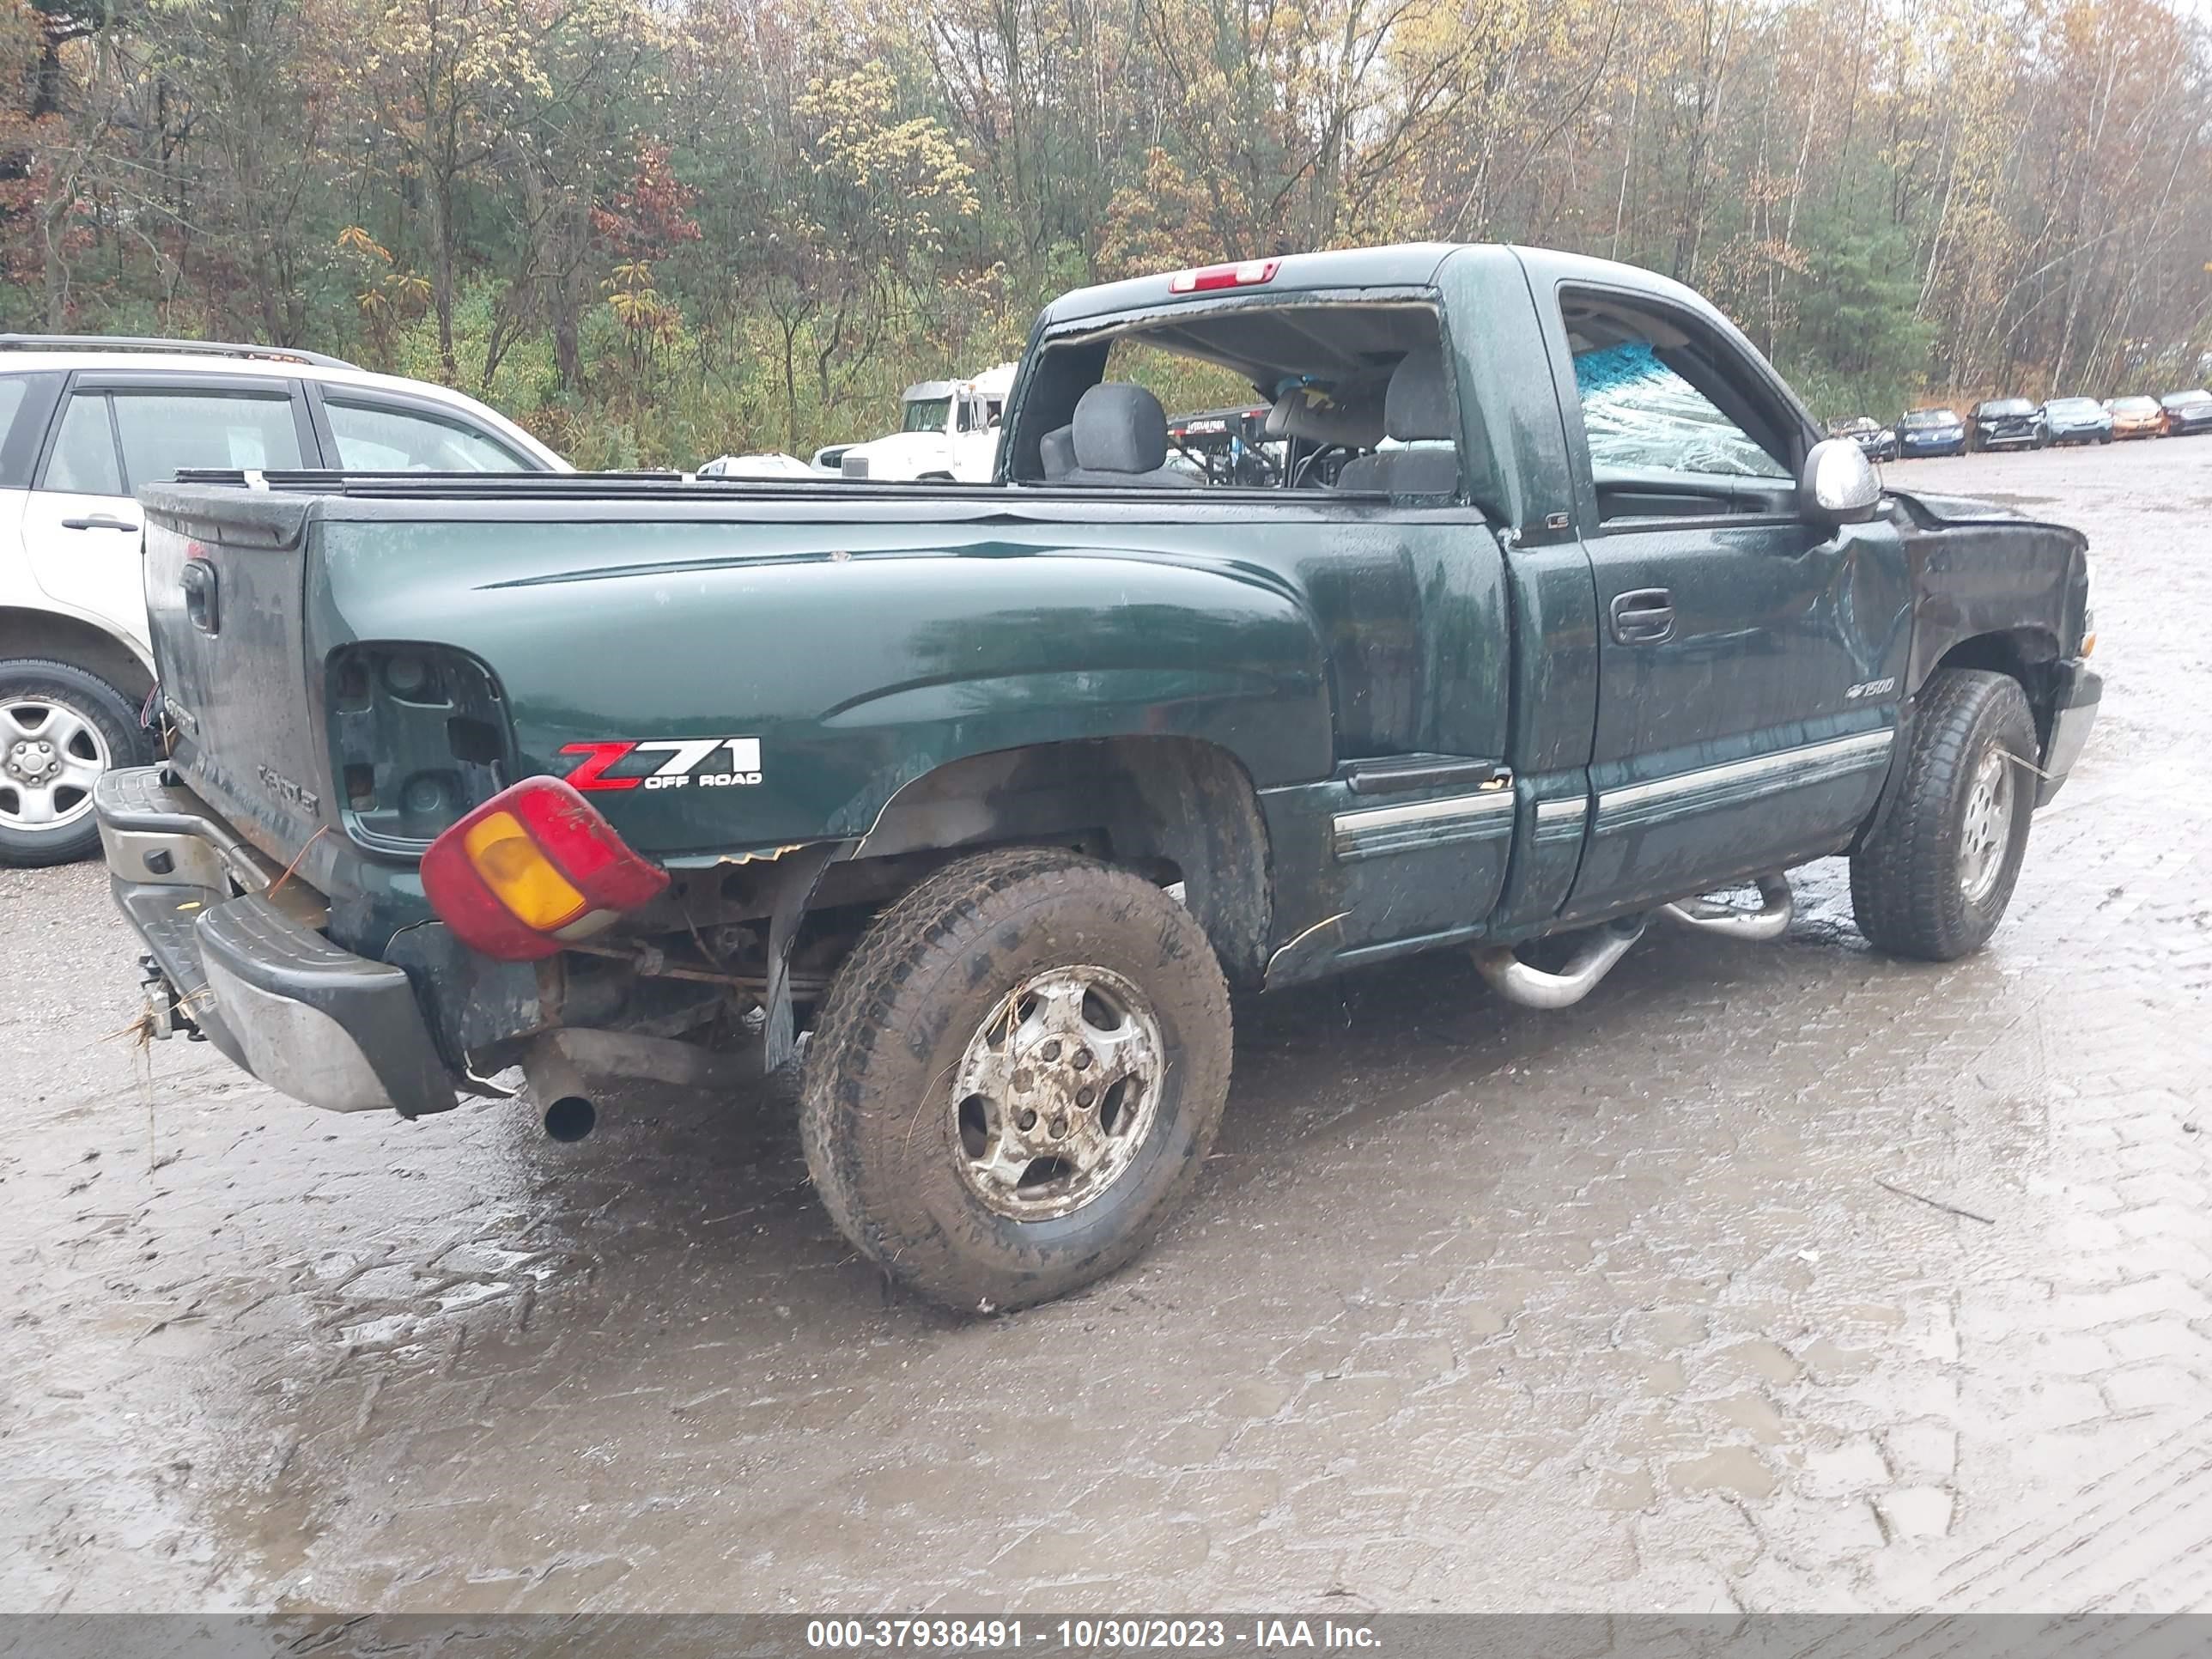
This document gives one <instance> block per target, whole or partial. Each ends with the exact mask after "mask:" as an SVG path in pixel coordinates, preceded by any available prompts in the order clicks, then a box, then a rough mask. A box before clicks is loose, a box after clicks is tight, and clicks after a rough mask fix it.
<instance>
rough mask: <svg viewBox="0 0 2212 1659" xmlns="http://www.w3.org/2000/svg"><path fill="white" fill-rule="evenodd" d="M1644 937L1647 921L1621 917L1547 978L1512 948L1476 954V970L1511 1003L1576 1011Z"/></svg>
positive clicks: (1593, 935)
mask: <svg viewBox="0 0 2212 1659" xmlns="http://www.w3.org/2000/svg"><path fill="white" fill-rule="evenodd" d="M1643 937H1644V918H1643V917H1642V916H1622V917H1620V918H1618V919H1616V920H1614V921H1608V922H1607V923H1605V924H1604V925H1602V926H1601V927H1596V928H1594V929H1592V930H1591V933H1590V936H1589V939H1587V940H1585V941H1584V942H1583V945H1582V947H1581V948H1580V949H1579V950H1577V951H1576V952H1575V954H1574V955H1573V957H1571V958H1570V959H1569V961H1568V963H1567V965H1566V966H1565V968H1562V969H1560V970H1559V972H1558V973H1556V974H1547V973H1546V972H1545V971H1544V970H1543V969H1541V968H1531V967H1530V966H1529V965H1528V963H1525V962H1523V961H1522V960H1521V958H1520V957H1517V956H1516V955H1514V953H1513V951H1512V948H1511V947H1510V945H1492V946H1491V947H1490V948H1488V949H1486V950H1480V951H1475V952H1474V966H1475V971H1476V972H1477V973H1479V974H1480V975H1482V976H1483V978H1484V979H1486V980H1487V981H1489V982H1490V988H1491V989H1492V990H1493V991H1495V992H1497V993H1498V995H1500V996H1502V997H1504V999H1505V1000H1507V1001H1508V1002H1517V1003H1519V1004H1520V1005H1521V1006H1522V1007H1523V1008H1571V1007H1573V1006H1575V1004H1577V1002H1580V1001H1581V1000H1583V998H1584V997H1586V996H1588V995H1589V994H1590V993H1591V991H1593V990H1595V988H1596V987H1597V982H1598V981H1600V980H1601V979H1603V978H1604V977H1605V976H1606V975H1607V974H1609V973H1611V972H1612V971H1613V963H1616V962H1619V961H1620V959H1621V957H1624V956H1626V955H1627V954H1628V947H1629V946H1630V945H1633V944H1635V943H1636V941H1637V940H1638V939H1641V938H1643Z"/></svg>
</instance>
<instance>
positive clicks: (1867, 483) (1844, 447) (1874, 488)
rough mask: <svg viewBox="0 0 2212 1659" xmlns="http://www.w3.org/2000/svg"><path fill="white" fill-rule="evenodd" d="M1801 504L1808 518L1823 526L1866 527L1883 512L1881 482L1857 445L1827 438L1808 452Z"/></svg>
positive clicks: (1800, 485)
mask: <svg viewBox="0 0 2212 1659" xmlns="http://www.w3.org/2000/svg"><path fill="white" fill-rule="evenodd" d="M1797 501H1798V505H1799V506H1800V507H1802V509H1803V511H1804V513H1805V516H1806V517H1808V518H1809V519H1814V520H1818V521H1819V522H1820V523H1822V524H1831V525H1845V524H1864V523H1865V522H1866V521H1867V520H1869V519H1871V518H1872V517H1874V515H1875V513H1876V512H1878V511H1879V510H1880V509H1881V479H1880V478H1879V477H1876V476H1875V470H1874V463H1873V462H1871V461H1869V459H1867V458H1866V455H1865V453H1864V452H1863V451H1862V450H1861V449H1860V448H1859V447H1858V445H1857V443H1855V442H1853V441H1851V440H1850V439H1849V438H1825V439H1823V440H1821V441H1820V442H1819V443H1816V444H1814V446H1813V447H1812V448H1811V449H1810V450H1808V452H1806V455H1805V470H1804V471H1803V472H1802V473H1800V474H1799V475H1798V478H1797Z"/></svg>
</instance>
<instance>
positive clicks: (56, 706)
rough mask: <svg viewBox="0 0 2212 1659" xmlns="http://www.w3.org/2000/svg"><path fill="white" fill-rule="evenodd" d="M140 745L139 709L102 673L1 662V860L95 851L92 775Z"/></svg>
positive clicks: (129, 757)
mask: <svg viewBox="0 0 2212 1659" xmlns="http://www.w3.org/2000/svg"><path fill="white" fill-rule="evenodd" d="M144 750H145V744H144V742H143V738H142V737H141V735H140V732H139V730H138V711H137V708H134V707H132V706H131V700H130V699H129V698H128V697H126V696H124V695H123V693H121V692H120V691H118V690H116V689H115V688H114V687H113V686H112V685H110V684H108V683H107V682H106V680H103V679H101V678H99V677H98V676H96V675H94V674H88V673H87V672H86V671H84V670H83V669H82V668H76V667H72V666H71V665H69V664H68V663H61V662H43V661H38V660H34V659H15V660H12V661H4V662H0V865H15V866H25V865H45V864H67V863H69V862H70V861H71V860H76V859H81V858H86V857H88V856H90V855H91V854H94V853H95V852H97V851H99V849H100V825H99V824H98V823H97V822H95V821H94V817H93V815H92V785H93V780H94V779H95V778H97V777H98V776H99V775H100V774H101V773H102V772H104V771H106V769H108V768H109V767H111V766H131V765H136V764H137V763H138V761H139V759H140V757H141V756H142V755H143V753H144Z"/></svg>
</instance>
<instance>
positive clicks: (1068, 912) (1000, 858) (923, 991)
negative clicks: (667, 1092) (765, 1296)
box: [799, 848, 1231, 1313]
mask: <svg viewBox="0 0 2212 1659" xmlns="http://www.w3.org/2000/svg"><path fill="white" fill-rule="evenodd" d="M1230 1035H1231V1028H1230V1011H1229V992H1228V987H1227V986H1226V984H1225V982H1224V981H1223V979H1222V975H1221V968H1220V964H1219V963H1218V962H1217V961H1216V960H1215V957H1214V954H1213V950H1212V946H1211V945H1209V944H1208V943H1207V941H1206V935H1205V933H1204V932H1203V931H1202V930H1201V929H1200V927H1199V926H1198V924H1197V922H1196V921H1194V919H1193V918H1192V916H1191V915H1190V913H1189V912H1188V911H1187V910H1186V909H1184V908H1182V905H1180V904H1178V903H1177V902H1176V901H1175V900H1174V899H1173V898H1171V897H1170V896H1168V895H1167V894H1166V893H1164V892H1163V891H1161V890H1160V889H1158V887H1156V886H1154V885H1153V884H1152V883H1150V882H1148V881H1146V880H1145V879H1144V878H1142V877H1139V876H1137V875H1134V874H1133V873H1131V872H1128V871H1126V870H1118V869H1114V868H1111V867H1109V866H1106V865H1103V864H1099V863H1097V862H1096V861H1094V860H1090V859H1085V858H1081V857H1079V856H1077V855H1075V854H1071V853H1064V852H1060V851H1057V850H1054V849H1050V848H1027V849H1016V850H1013V851H1007V852H998V853H986V854H978V855H976V856H975V857H971V858H965V859H962V860H958V861H957V863H953V864H950V865H947V866H945V868H944V869H942V870H939V871H938V872H935V873H934V874H933V875H932V876H930V877H929V878H927V879H926V880H924V881H922V882H921V883H920V884H918V885H916V886H915V888H914V889H913V890H911V891H909V892H908V893H907V894H906V895H905V896H903V897H902V898H901V899H900V900H899V901H898V902H896V903H895V904H894V905H892V906H891V907H890V909H888V910H886V911H885V912H884V914H883V915H881V916H880V917H878V919H877V921H875V923H874V925H873V926H872V927H870V928H869V930H868V932H867V933H866V936H865V937H864V938H863V939H861V941H860V945H858V946H856V947H855V948H854V951H853V954H852V955H851V956H850V957H848V958H847V960H846V962H845V964H844V966H843V967H842V969H839V970H838V974H837V977H836V982H835V983H834V984H833V985H832V986H831V987H830V991H829V996H828V998H827V999H826V1000H825V1001H824V1003H823V1009H822V1013H821V1016H820V1018H819V1019H818V1021H817V1024H816V1027H815V1030H814V1035H813V1038H812V1041H811V1042H810V1044H809V1045H808V1051H807V1056H806V1069H805V1079H804V1082H803V1084H802V1085H801V1088H800V1094H799V1126H800V1133H801V1138H802V1139H803V1141H804V1144H805V1151H806V1164H807V1168H808V1170H810V1171H811V1174H812V1176H813V1177H814V1184H815V1188H816V1189H817V1191H818V1192H820V1194H822V1200H823V1204H824V1205H825V1206H827V1207H828V1209H829V1215H830V1218H831V1219H832V1220H833V1221H835V1222H836V1224H837V1226H838V1229H839V1230H840V1231H842V1232H843V1234H844V1235H845V1237H847V1238H848V1239H849V1240H851V1241H852V1243H853V1244H854V1246H855V1247H856V1248H857V1249H860V1252H861V1253H862V1254H863V1255H866V1256H867V1257H869V1258H870V1259H871V1260H872V1261H875V1262H876V1263H878V1265H879V1266H880V1267H882V1268H883V1269H884V1272H885V1273H888V1274H889V1275H890V1277H891V1278H892V1279H894V1280H896V1281H897V1282H898V1283H900V1284H902V1285H906V1286H907V1287H908V1288H909V1289H912V1290H915V1291H919V1292H921V1294H922V1295H924V1296H927V1297H930V1298H932V1299H933V1300H934V1301H937V1302H940V1303H942V1304H945V1305H946V1306H947V1307H951V1308H953V1309H957V1310H961V1311H963V1312H974V1313H994V1312H998V1311H1001V1310H1006V1309H1011V1308H1018V1307H1022V1306H1024V1305H1027V1304H1030V1303H1036V1302H1043V1301H1048V1300H1049V1299H1050V1298H1052V1297H1056V1296H1062V1295H1065V1294H1066V1293H1067V1292H1068V1291H1073V1290H1076V1289H1078V1288H1079V1287H1081V1286H1082V1285H1087V1284H1090V1283H1091V1281H1092V1280H1094V1279H1101V1278H1103V1277H1104V1276H1105V1275H1106V1274H1108V1273H1112V1272H1113V1271H1115V1269H1116V1268H1118V1267H1121V1266H1123V1265H1124V1264H1125V1263H1127V1261H1130V1260H1131V1259H1132V1258H1133V1257H1134V1256H1135V1255H1137V1254H1138V1252H1139V1251H1140V1250H1141V1249H1144V1247H1145V1246H1146V1243H1149V1242H1150V1241H1151V1239H1152V1237H1153V1235H1154V1234H1156V1233H1157V1232H1158V1231H1159V1230H1160V1228H1161V1227H1162V1226H1163V1225H1165V1224H1166V1222H1167V1220H1168V1218H1170V1216H1171V1215H1172V1214H1173V1213H1174V1212H1175V1211H1176V1208H1177V1207H1178V1206H1180V1205H1181V1204H1182V1201H1183V1200H1184V1199H1185V1198H1187V1197H1188V1194H1189V1193H1190V1190H1191V1188H1192V1186H1193V1185H1194V1183H1195V1182H1196V1181H1197V1179H1198V1172H1199V1168H1200V1164H1201V1162H1202V1161H1203V1160H1204V1158H1205V1157H1206V1151H1207V1149H1208V1148H1209V1147H1210V1146H1212V1144H1213V1137H1214V1134H1215V1132H1216V1131H1217V1130H1218V1128H1219V1127H1220V1123H1221V1115H1222V1110H1223V1108H1224V1106H1225V1103H1226V1102H1227V1099H1228V1094H1229V1066H1230Z"/></svg>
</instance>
